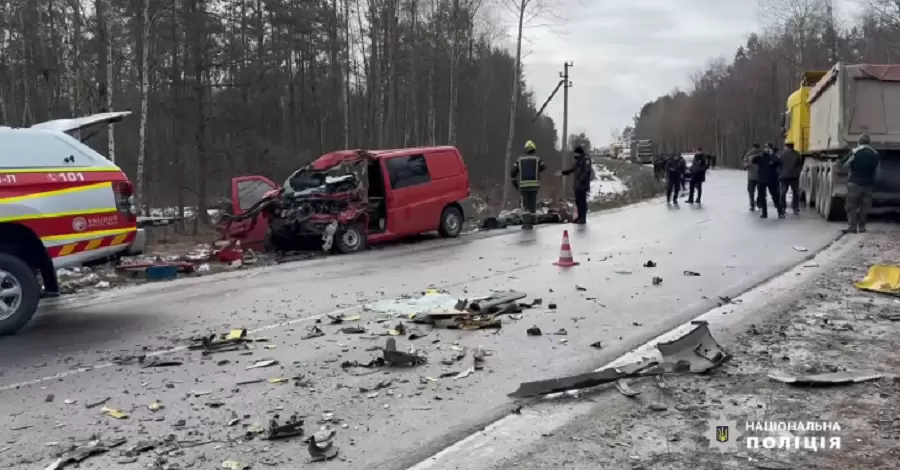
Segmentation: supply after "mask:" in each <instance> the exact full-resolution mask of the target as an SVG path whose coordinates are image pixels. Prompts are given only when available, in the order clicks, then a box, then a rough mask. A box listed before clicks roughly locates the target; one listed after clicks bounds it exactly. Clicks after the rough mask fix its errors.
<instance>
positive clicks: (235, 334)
mask: <svg viewBox="0 0 900 470" xmlns="http://www.w3.org/2000/svg"><path fill="white" fill-rule="evenodd" d="M245 336H247V329H246V328H238V329H235V330H231V331H229V332H228V335H227V336H225V339H227V340H236V339H241V338H243V337H245Z"/></svg>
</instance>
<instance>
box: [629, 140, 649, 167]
mask: <svg viewBox="0 0 900 470" xmlns="http://www.w3.org/2000/svg"><path fill="white" fill-rule="evenodd" d="M631 157H632V158H633V159H634V161H636V162H638V163H644V164H646V163H653V141H652V140H650V139H642V140H632V141H631Z"/></svg>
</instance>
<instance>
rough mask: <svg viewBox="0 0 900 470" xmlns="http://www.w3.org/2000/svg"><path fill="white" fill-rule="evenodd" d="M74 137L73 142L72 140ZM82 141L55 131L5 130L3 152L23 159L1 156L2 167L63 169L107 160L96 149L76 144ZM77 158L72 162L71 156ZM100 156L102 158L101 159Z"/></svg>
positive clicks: (1, 140)
mask: <svg viewBox="0 0 900 470" xmlns="http://www.w3.org/2000/svg"><path fill="white" fill-rule="evenodd" d="M70 140H71V142H69V141H70ZM76 145H78V141H76V140H74V139H72V138H71V137H68V136H62V135H60V136H57V135H55V134H53V133H45V132H32V131H22V130H9V131H6V130H4V131H2V134H0V146H2V148H3V153H4V154H7V155H10V156H13V155H18V156H20V158H15V159H13V158H2V159H0V168H63V167H68V166H72V167H87V166H93V165H97V164H98V162H99V164H102V163H103V162H105V161H106V160H105V159H104V158H103V157H102V156H100V155H97V156H96V157H94V156H93V155H90V154H87V152H91V153H93V150H91V149H90V148H88V147H87V146H84V148H83V149H82V148H78V147H76ZM69 157H74V158H73V159H72V160H74V161H73V162H72V163H74V165H73V164H72V163H69V162H68V161H67V159H69ZM98 158H99V160H98Z"/></svg>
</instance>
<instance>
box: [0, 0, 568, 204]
mask: <svg viewBox="0 0 900 470" xmlns="http://www.w3.org/2000/svg"><path fill="white" fill-rule="evenodd" d="M506 1H508V2H509V3H510V4H511V5H512V6H513V8H512V10H513V11H517V10H518V11H520V13H522V14H521V15H520V16H522V17H526V18H528V17H533V16H534V15H536V14H538V13H539V11H536V10H535V11H532V9H531V8H532V7H538V6H540V5H541V4H540V0H506ZM483 2H484V0H0V77H2V78H0V125H5V126H12V127H25V126H29V125H31V124H33V123H36V122H41V121H46V120H49V119H61V118H67V117H72V116H83V115H88V114H92V113H98V112H103V111H107V110H116V111H120V110H131V111H133V115H132V116H131V117H129V118H128V119H126V120H124V121H122V122H120V123H117V124H115V125H113V126H111V127H110V128H108V129H107V130H104V131H102V132H99V133H97V134H96V135H94V136H92V137H91V138H90V139H89V140H87V142H88V144H89V145H91V146H92V147H93V148H94V149H95V150H97V151H98V152H100V153H101V154H103V155H105V156H108V158H110V159H111V160H113V161H114V162H115V163H116V164H117V165H119V166H120V167H122V169H123V170H124V171H125V173H126V174H128V175H129V177H130V178H131V180H132V181H134V182H135V185H136V186H137V187H138V193H139V195H140V197H141V202H142V203H143V204H142V205H143V206H144V207H181V208H183V207H185V206H199V207H200V208H201V209H203V208H205V207H209V205H210V204H211V203H212V201H213V200H214V199H215V198H217V197H221V196H224V195H226V194H227V192H228V190H229V183H230V179H231V178H232V177H234V176H239V175H242V174H263V175H266V176H269V177H270V178H273V179H275V181H281V180H283V178H285V177H286V176H287V175H288V174H290V173H291V172H292V171H294V170H296V169H297V168H300V167H302V166H303V165H304V164H306V163H309V162H311V161H312V160H313V159H315V158H316V157H318V156H319V155H321V154H323V153H327V152H329V151H332V150H337V149H345V148H367V149H387V148H400V147H415V146H430V145H455V146H457V147H458V148H460V150H461V151H462V152H463V155H464V157H465V160H466V163H467V165H468V167H469V171H470V174H471V178H472V185H473V189H474V190H476V191H478V192H480V193H481V194H483V195H485V196H488V195H491V196H492V197H495V198H499V194H500V189H499V188H502V186H503V182H504V179H505V176H504V164H505V162H504V155H505V154H507V144H508V143H507V141H508V140H509V139H508V135H507V134H508V129H509V121H510V116H511V114H513V112H514V116H515V124H516V125H515V127H514V129H515V132H514V134H515V135H513V136H511V137H512V139H511V140H510V145H511V150H510V152H511V153H514V152H518V149H519V147H518V146H519V145H520V144H522V143H524V142H525V140H526V139H530V140H533V141H535V142H536V144H537V145H538V147H539V148H540V149H541V150H542V152H543V156H544V158H545V159H546V160H547V161H548V164H549V166H550V167H551V170H554V169H557V168H558V167H559V164H558V161H559V158H558V155H559V154H558V152H557V151H556V150H555V147H556V145H557V129H556V124H555V123H554V122H553V120H552V119H550V118H548V117H545V116H540V117H537V115H536V112H537V109H536V107H537V105H540V103H541V102H542V101H543V100H544V97H537V98H535V97H533V96H532V95H531V94H530V93H529V92H528V88H527V84H525V83H524V80H523V78H522V74H521V66H520V65H519V63H518V61H517V60H516V57H515V54H516V51H515V49H516V48H515V47H512V48H510V47H507V46H509V44H510V41H509V38H508V37H507V36H506V34H505V33H504V32H503V28H504V27H505V26H506V25H503V24H500V22H499V21H498V20H497V19H496V15H492V14H490V10H489V8H488V7H487V5H485V4H484V3H483ZM514 23H515V22H513V24H514ZM520 31H521V28H520ZM512 39H513V41H512V44H513V46H515V38H512ZM509 49H512V52H510V51H509ZM517 66H518V70H517ZM514 77H516V80H514ZM514 90H515V91H514ZM513 97H515V98H516V99H515V100H514V99H513ZM511 103H515V107H513V106H511ZM536 103H537V105H536ZM511 153H510V154H511ZM494 194H497V196H493V195H494ZM182 210H183V209H182ZM200 213H201V214H205V211H204V210H201V211H200Z"/></svg>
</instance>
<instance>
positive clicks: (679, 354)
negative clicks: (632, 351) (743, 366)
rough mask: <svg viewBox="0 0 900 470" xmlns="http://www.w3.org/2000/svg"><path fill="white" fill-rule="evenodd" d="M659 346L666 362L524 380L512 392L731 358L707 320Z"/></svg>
mask: <svg viewBox="0 0 900 470" xmlns="http://www.w3.org/2000/svg"><path fill="white" fill-rule="evenodd" d="M656 348H657V349H658V350H659V352H660V354H661V355H662V359H663V362H661V363H660V362H658V361H650V360H647V361H641V362H636V363H632V364H628V365H625V366H622V367H609V368H606V369H602V370H599V371H596V372H589V373H586V374H580V375H576V376H571V377H564V378H559V379H551V380H541V381H537V382H524V383H522V384H520V385H519V388H518V390H516V391H514V392H512V393H510V394H509V395H508V396H510V397H512V398H526V397H534V396H540V395H548V394H551V393H559V392H566V391H570V390H578V389H583V388H589V387H595V386H598V385H603V384H606V383H610V382H615V381H617V380H620V379H626V378H635V377H649V376H655V375H661V374H666V373H675V372H691V373H695V374H696V373H702V372H706V371H707V370H709V369H711V368H713V367H717V366H719V365H721V364H722V363H724V362H725V361H727V360H728V359H730V358H731V356H730V355H729V354H728V353H726V352H725V350H724V349H722V348H721V346H719V344H718V343H717V342H716V340H715V339H714V338H713V337H712V334H711V333H710V331H709V325H708V324H706V323H705V322H704V323H702V324H699V325H697V326H696V328H694V329H693V330H691V331H690V332H688V333H687V334H685V335H684V336H682V337H681V338H678V339H675V340H672V341H668V342H660V343H657V345H656Z"/></svg>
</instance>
